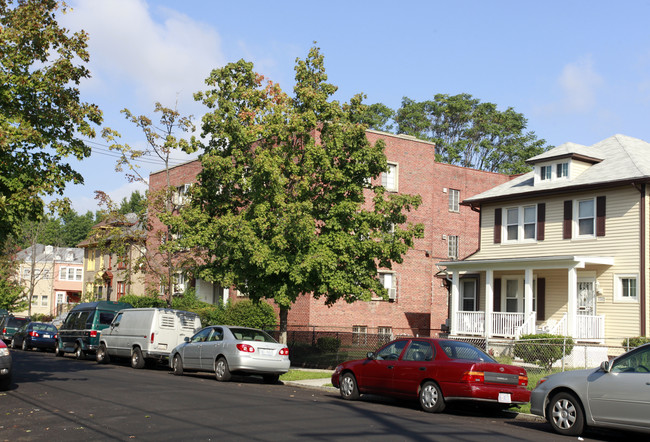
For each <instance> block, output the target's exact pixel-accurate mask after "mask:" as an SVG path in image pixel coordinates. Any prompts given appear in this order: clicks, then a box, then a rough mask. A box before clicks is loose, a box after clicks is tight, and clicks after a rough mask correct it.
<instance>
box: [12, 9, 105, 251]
mask: <svg viewBox="0 0 650 442" xmlns="http://www.w3.org/2000/svg"><path fill="white" fill-rule="evenodd" d="M65 8H66V7H65V5H64V4H63V6H62V4H61V3H60V2H58V1H57V0H18V1H12V0H0V54H1V56H0V244H2V243H4V242H5V241H6V239H7V237H8V236H9V235H10V234H11V233H12V232H14V230H15V229H16V228H17V227H18V226H19V225H20V223H21V221H22V220H23V219H32V220H39V219H40V218H42V216H43V209H44V203H43V200H42V198H41V197H42V196H43V195H61V194H62V193H63V190H64V189H65V186H66V184H67V183H69V182H73V183H75V184H79V183H83V177H82V176H81V174H80V173H79V172H77V171H75V170H74V169H73V168H72V166H71V165H70V164H68V163H67V162H66V158H68V157H75V158H76V159H78V160H82V159H84V158H86V157H88V156H90V153H91V150H90V147H88V146H87V145H86V144H84V142H83V141H82V140H81V138H80V137H81V136H85V137H94V136H95V131H94V129H93V127H92V126H91V124H92V123H94V124H100V123H101V121H102V117H101V111H100V110H99V109H98V108H97V107H96V106H95V105H92V104H88V103H84V102H82V101H81V100H80V95H79V90H78V87H77V86H78V84H79V82H80V81H81V80H82V79H84V78H87V77H89V76H90V73H89V71H88V69H87V68H86V67H85V66H84V64H82V63H86V62H88V59H89V56H88V52H87V50H86V47H87V44H86V40H87V38H88V36H87V34H86V33H84V32H83V31H82V32H77V33H74V34H70V33H69V32H68V30H67V29H65V28H62V27H60V26H59V24H58V23H57V21H56V14H57V13H58V12H59V9H61V11H62V12H65ZM77 63H80V64H77ZM64 201H65V200H61V205H65V204H64Z"/></svg>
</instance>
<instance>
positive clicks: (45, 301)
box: [41, 295, 49, 307]
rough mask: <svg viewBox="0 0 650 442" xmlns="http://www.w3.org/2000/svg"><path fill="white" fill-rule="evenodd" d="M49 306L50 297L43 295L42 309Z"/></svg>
mask: <svg viewBox="0 0 650 442" xmlns="http://www.w3.org/2000/svg"><path fill="white" fill-rule="evenodd" d="M48 305H49V296H47V295H41V307H47V306H48Z"/></svg>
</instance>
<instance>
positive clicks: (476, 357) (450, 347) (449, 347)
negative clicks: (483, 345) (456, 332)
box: [438, 341, 496, 362]
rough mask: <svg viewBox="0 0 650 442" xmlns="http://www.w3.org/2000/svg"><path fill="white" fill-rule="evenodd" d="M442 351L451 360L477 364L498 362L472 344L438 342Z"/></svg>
mask: <svg viewBox="0 0 650 442" xmlns="http://www.w3.org/2000/svg"><path fill="white" fill-rule="evenodd" d="M438 342H439V344H440V347H442V350H443V351H444V352H445V353H446V354H447V356H449V357H450V358H451V359H463V360H468V361H475V362H496V361H495V360H494V359H492V358H491V357H490V356H488V355H487V354H485V353H483V352H482V351H481V350H479V349H478V348H476V347H474V346H473V345H471V344H468V343H466V342H460V341H438Z"/></svg>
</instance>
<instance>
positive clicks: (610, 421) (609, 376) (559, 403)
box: [530, 344, 650, 436]
mask: <svg viewBox="0 0 650 442" xmlns="http://www.w3.org/2000/svg"><path fill="white" fill-rule="evenodd" d="M530 410H531V412H532V413H533V414H537V415H539V416H544V417H545V418H546V420H547V421H548V422H549V423H550V424H551V426H552V427H553V429H554V430H555V431H556V432H558V433H560V434H564V435H569V436H577V435H579V434H581V433H582V431H583V430H584V427H585V426H586V425H588V426H594V427H611V428H620V429H625V430H635V431H643V432H650V344H645V345H642V346H640V347H637V348H635V349H634V350H631V351H629V352H627V353H625V354H623V355H621V356H619V357H618V358H616V359H614V360H611V361H605V362H603V363H602V364H601V365H600V367H599V368H597V369H589V370H576V371H566V372H563V373H557V374H553V375H550V376H547V377H545V378H543V379H541V380H540V383H539V384H538V385H537V387H536V388H535V389H534V390H533V391H532V393H531V396H530Z"/></svg>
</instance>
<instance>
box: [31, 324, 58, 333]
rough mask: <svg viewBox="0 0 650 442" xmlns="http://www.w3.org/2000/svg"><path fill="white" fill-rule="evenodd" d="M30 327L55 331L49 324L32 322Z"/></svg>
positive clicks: (37, 329)
mask: <svg viewBox="0 0 650 442" xmlns="http://www.w3.org/2000/svg"><path fill="white" fill-rule="evenodd" d="M32 328H33V329H34V330H36V331H49V332H56V328H55V327H54V326H53V325H50V324H33V325H32Z"/></svg>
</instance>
